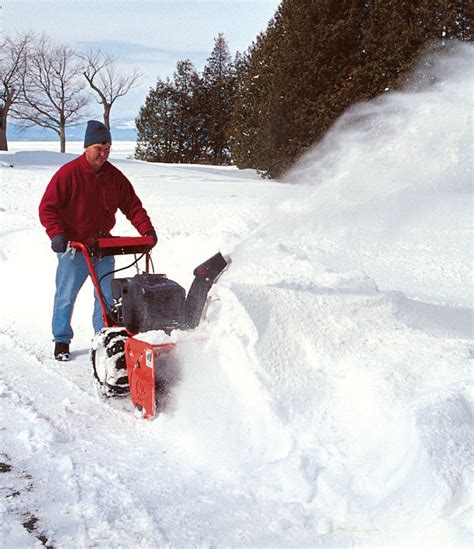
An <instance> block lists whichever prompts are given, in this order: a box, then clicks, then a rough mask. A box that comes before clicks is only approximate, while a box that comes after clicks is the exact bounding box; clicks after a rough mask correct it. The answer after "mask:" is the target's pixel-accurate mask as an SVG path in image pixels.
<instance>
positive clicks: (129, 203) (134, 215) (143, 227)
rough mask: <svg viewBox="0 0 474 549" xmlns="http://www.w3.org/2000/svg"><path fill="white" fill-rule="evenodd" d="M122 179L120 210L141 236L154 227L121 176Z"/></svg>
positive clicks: (126, 180) (127, 181) (129, 184)
mask: <svg viewBox="0 0 474 549" xmlns="http://www.w3.org/2000/svg"><path fill="white" fill-rule="evenodd" d="M122 177H123V179H122V185H121V187H122V188H121V193H120V195H121V196H120V205H119V207H120V210H121V211H122V213H123V214H124V215H125V216H126V218H127V219H128V220H129V221H130V223H131V224H132V225H133V226H134V227H135V229H137V231H138V232H139V233H140V234H141V235H144V234H145V233H146V232H148V231H153V230H154V227H153V224H152V222H151V220H150V217H149V216H148V214H147V211H146V210H145V208H144V207H143V205H142V203H141V200H140V199H139V198H138V196H137V194H136V193H135V190H134V188H133V186H132V184H131V183H130V181H129V180H128V179H127V178H126V177H125V176H124V175H123V174H122Z"/></svg>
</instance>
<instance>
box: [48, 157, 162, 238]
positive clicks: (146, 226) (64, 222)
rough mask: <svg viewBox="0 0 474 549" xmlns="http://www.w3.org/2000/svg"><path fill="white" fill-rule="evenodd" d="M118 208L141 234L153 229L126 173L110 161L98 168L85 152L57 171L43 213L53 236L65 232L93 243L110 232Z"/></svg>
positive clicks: (68, 235) (69, 236) (50, 234)
mask: <svg viewBox="0 0 474 549" xmlns="http://www.w3.org/2000/svg"><path fill="white" fill-rule="evenodd" d="M118 209H120V210H121V211H122V212H123V214H124V215H125V216H126V217H127V219H128V220H129V221H130V222H131V223H132V225H133V226H134V227H135V228H136V229H137V231H138V232H139V233H140V234H142V235H143V234H145V233H146V232H148V231H151V230H153V225H152V223H151V221H150V218H149V217H148V214H147V213H146V210H145V209H144V208H143V206H142V203H141V202H140V199H139V198H138V196H137V195H136V194H135V191H134V190H133V187H132V184H131V183H130V181H129V180H128V179H127V178H126V177H125V176H124V174H123V173H122V172H121V171H120V170H118V169H117V168H116V167H115V166H113V165H112V164H110V163H109V162H106V163H105V164H104V165H103V166H102V168H101V169H100V170H99V171H98V172H95V171H94V170H93V169H92V168H91V167H90V165H89V163H88V161H87V159H86V157H85V155H84V154H83V155H82V156H80V157H78V158H76V159H75V160H72V161H71V162H68V163H67V164H65V165H64V166H63V167H62V168H60V169H59V170H58V171H57V172H56V173H55V174H54V176H53V178H52V179H51V181H50V182H49V184H48V186H47V188H46V191H45V193H44V195H43V198H42V199H41V202H40V205H39V217H40V221H41V224H42V225H43V226H44V227H45V228H46V233H47V234H48V236H49V237H50V238H53V237H54V236H56V235H58V234H64V235H66V237H67V238H68V240H76V241H78V242H82V243H84V244H90V243H91V242H93V241H94V240H95V239H96V238H98V237H103V236H110V231H111V230H112V228H113V227H114V225H115V214H116V212H117V210H118Z"/></svg>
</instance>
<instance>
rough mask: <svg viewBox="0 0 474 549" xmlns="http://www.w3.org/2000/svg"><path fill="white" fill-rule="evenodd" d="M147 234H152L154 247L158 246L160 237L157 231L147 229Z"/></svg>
mask: <svg viewBox="0 0 474 549" xmlns="http://www.w3.org/2000/svg"><path fill="white" fill-rule="evenodd" d="M145 236H152V237H153V244H152V247H153V246H156V243H157V242H158V237H157V236H156V232H155V231H147V232H146V233H145Z"/></svg>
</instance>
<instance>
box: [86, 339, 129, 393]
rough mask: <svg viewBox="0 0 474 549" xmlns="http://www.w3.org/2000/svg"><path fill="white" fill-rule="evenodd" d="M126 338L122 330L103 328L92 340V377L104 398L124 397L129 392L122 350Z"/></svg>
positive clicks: (123, 351)
mask: <svg viewBox="0 0 474 549" xmlns="http://www.w3.org/2000/svg"><path fill="white" fill-rule="evenodd" d="M127 338H128V334H127V332H126V331H125V330H124V329H123V328H103V329H102V330H101V331H100V332H98V333H97V334H96V335H95V336H94V339H93V340H92V347H91V362H92V367H93V370H94V377H95V379H96V380H97V383H98V389H99V393H100V394H101V395H102V396H104V397H112V396H126V395H128V394H129V392H130V386H129V383H128V376H127V366H126V363H125V350H124V345H125V340H126V339H127Z"/></svg>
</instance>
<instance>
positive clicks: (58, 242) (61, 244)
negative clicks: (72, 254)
mask: <svg viewBox="0 0 474 549" xmlns="http://www.w3.org/2000/svg"><path fill="white" fill-rule="evenodd" d="M66 248H67V238H66V237H65V236H64V235H63V234H57V235H56V236H53V238H52V239H51V249H52V250H53V252H56V253H58V254H60V253H63V252H65V251H66Z"/></svg>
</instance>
